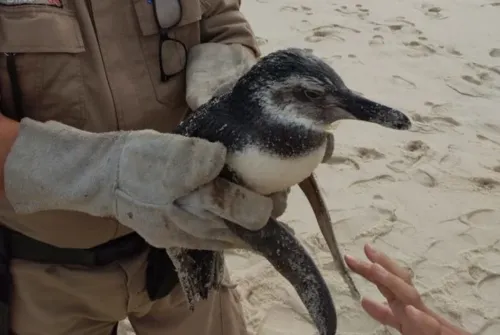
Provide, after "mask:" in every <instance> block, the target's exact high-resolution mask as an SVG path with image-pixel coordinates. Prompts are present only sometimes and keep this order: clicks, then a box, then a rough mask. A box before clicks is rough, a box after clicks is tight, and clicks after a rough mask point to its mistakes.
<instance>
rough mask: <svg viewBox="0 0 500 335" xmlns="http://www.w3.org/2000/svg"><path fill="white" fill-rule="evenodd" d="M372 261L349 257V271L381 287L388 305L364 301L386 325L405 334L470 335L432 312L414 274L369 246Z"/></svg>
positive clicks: (368, 300)
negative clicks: (422, 296)
mask: <svg viewBox="0 0 500 335" xmlns="http://www.w3.org/2000/svg"><path fill="white" fill-rule="evenodd" d="M364 251H365V254H366V256H367V257H368V259H369V260H370V262H366V261H361V260H358V259H355V258H354V257H351V256H346V257H345V261H346V263H347V265H348V266H349V268H350V269H351V270H352V271H354V272H356V273H357V274H359V275H360V276H362V277H363V278H365V279H366V280H368V281H370V282H372V283H373V284H375V285H377V287H378V289H379V291H380V293H382V295H383V296H384V297H385V298H386V300H387V302H386V303H383V304H382V303H378V302H376V301H373V300H371V299H369V298H363V299H362V301H361V305H362V306H363V309H364V310H365V311H366V312H367V313H368V314H369V315H370V316H371V317H372V318H374V319H375V320H377V321H378V322H380V323H381V324H383V325H387V326H390V327H393V328H395V329H397V330H399V332H400V333H401V334H403V335H470V333H468V332H467V331H465V330H463V329H460V328H458V327H456V326H454V325H452V324H451V323H450V322H449V321H448V320H446V319H444V318H443V317H441V316H439V315H437V314H436V313H434V312H433V311H432V310H430V309H429V308H428V307H427V306H426V305H425V304H424V302H423V301H422V298H421V296H420V294H419V293H418V291H417V289H416V288H415V287H414V286H413V283H412V279H411V274H410V272H409V271H407V270H406V269H404V268H402V267H401V266H399V265H398V264H397V263H396V262H395V261H394V260H392V259H391V258H389V257H388V256H387V255H386V254H384V253H382V252H380V251H377V250H375V249H374V248H373V247H371V246H370V245H368V244H366V245H365V248H364Z"/></svg>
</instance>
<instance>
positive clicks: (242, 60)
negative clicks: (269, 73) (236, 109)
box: [186, 43, 257, 110]
mask: <svg viewBox="0 0 500 335" xmlns="http://www.w3.org/2000/svg"><path fill="white" fill-rule="evenodd" d="M256 62H257V57H256V55H255V54H254V53H253V52H252V51H251V50H250V49H248V48H247V47H245V46H243V45H241V44H222V43H202V44H198V45H195V46H194V47H192V48H191V49H190V50H189V53H188V58H187V64H186V102H187V104H188V106H189V108H191V110H196V109H198V108H199V107H200V106H201V105H202V104H204V103H206V102H207V101H209V100H210V99H211V98H212V97H213V96H217V95H220V94H222V93H224V92H228V91H229V90H231V89H232V87H233V86H234V84H235V83H236V81H237V80H238V79H239V78H240V77H241V76H242V75H243V74H244V73H246V72H247V71H248V70H249V69H250V68H251V67H252V66H253V65H254V64H255V63H256Z"/></svg>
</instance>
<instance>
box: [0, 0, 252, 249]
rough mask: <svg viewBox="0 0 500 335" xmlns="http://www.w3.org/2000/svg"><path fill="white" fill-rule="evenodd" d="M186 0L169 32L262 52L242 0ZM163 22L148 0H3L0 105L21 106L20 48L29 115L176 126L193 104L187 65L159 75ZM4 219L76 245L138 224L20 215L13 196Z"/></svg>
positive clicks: (2, 210)
mask: <svg viewBox="0 0 500 335" xmlns="http://www.w3.org/2000/svg"><path fill="white" fill-rule="evenodd" d="M19 2H21V3H27V2H31V4H19ZM180 2H181V5H182V9H183V13H182V19H181V21H180V23H179V24H178V25H177V26H175V27H174V28H172V29H170V31H169V36H170V37H172V38H176V39H179V40H181V41H182V42H183V43H184V44H185V45H186V47H187V48H188V49H189V48H191V47H192V46H194V45H196V44H199V43H204V42H220V43H240V44H243V45H246V46H248V47H250V48H251V49H253V50H254V51H255V52H256V54H257V55H258V49H257V45H256V42H255V39H254V36H253V33H252V31H251V28H250V26H249V24H248V22H247V21H246V20H245V18H244V17H243V15H242V14H241V13H240V11H239V7H240V1H239V0H180ZM158 31H159V29H158V27H157V23H156V20H155V17H154V11H153V6H152V5H151V4H150V3H148V0H30V1H27V0H23V1H17V3H16V1H12V0H0V111H7V110H13V109H14V101H13V98H12V91H11V82H10V80H9V75H8V71H7V65H6V56H5V53H16V54H17V55H16V63H17V72H18V77H19V84H20V87H21V89H22V93H23V108H24V113H25V116H26V117H30V118H33V119H35V120H39V121H46V120H57V121H60V122H63V123H65V124H68V125H71V126H74V127H77V128H80V129H84V130H88V131H92V132H104V131H111V130H118V129H121V130H134V129H144V128H151V129H156V130H158V131H162V132H168V131H170V130H172V129H173V127H175V126H176V125H177V124H178V123H179V122H180V121H181V120H182V118H183V117H184V116H185V115H186V113H187V111H188V107H187V105H186V102H185V85H186V83H185V76H184V72H182V73H180V74H179V75H177V76H175V77H173V78H171V79H170V80H169V81H167V82H161V80H160V68H159V60H158V57H159V52H158V44H159V36H158ZM33 145H36V143H33ZM89 159H92V158H91V157H89ZM33 169H36V166H33ZM0 223H1V224H4V225H6V226H8V227H10V228H12V229H14V230H17V231H20V232H22V233H24V234H26V235H28V236H30V237H32V238H36V239H38V240H41V241H43V242H46V243H50V244H53V245H56V246H59V247H70V248H89V247H93V246H96V245H99V244H102V243H104V242H107V241H109V240H111V239H114V238H117V237H120V236H123V235H125V234H127V233H129V232H130V230H129V229H128V228H126V227H124V226H122V225H121V224H119V223H118V222H117V221H115V220H112V219H104V218H96V217H92V216H89V215H86V214H83V213H77V212H68V211H48V212H41V213H37V214H32V215H24V216H18V215H16V214H15V213H14V212H13V211H12V209H11V208H10V206H9V204H8V203H7V202H6V201H3V202H0Z"/></svg>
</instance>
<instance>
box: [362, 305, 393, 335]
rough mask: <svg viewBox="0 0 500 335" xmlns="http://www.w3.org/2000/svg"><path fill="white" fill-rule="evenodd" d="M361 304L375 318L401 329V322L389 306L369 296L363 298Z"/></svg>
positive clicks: (384, 323)
mask: <svg viewBox="0 0 500 335" xmlns="http://www.w3.org/2000/svg"><path fill="white" fill-rule="evenodd" d="M361 306H362V307H363V309H364V310H365V311H366V313H368V315H370V316H371V317H372V318H373V319H375V320H377V321H378V322H380V323H381V324H383V325H387V326H390V327H392V328H395V329H398V330H399V329H400V323H399V321H398V320H397V319H396V317H395V316H394V314H393V312H392V310H391V309H390V308H389V306H386V305H383V304H380V303H378V302H375V301H373V300H371V299H368V298H363V299H362V300H361Z"/></svg>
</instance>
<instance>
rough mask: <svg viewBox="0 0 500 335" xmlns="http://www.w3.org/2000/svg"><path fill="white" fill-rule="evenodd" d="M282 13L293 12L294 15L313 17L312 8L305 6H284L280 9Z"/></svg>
mask: <svg viewBox="0 0 500 335" xmlns="http://www.w3.org/2000/svg"><path fill="white" fill-rule="evenodd" d="M280 12H292V13H302V14H305V15H313V14H314V13H313V11H312V8H311V7H307V6H304V5H301V6H300V7H298V6H283V7H281V8H280Z"/></svg>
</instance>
